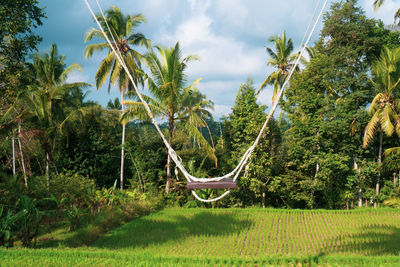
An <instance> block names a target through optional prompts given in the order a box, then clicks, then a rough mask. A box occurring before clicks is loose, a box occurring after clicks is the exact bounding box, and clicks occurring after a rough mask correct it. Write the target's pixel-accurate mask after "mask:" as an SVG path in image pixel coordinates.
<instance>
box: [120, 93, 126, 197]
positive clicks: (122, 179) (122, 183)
mask: <svg viewBox="0 0 400 267" xmlns="http://www.w3.org/2000/svg"><path fill="white" fill-rule="evenodd" d="M124 111H125V108H124V92H121V112H122V113H124ZM124 145H125V123H123V122H122V141H121V172H120V188H121V190H122V189H124V157H125V148H124Z"/></svg>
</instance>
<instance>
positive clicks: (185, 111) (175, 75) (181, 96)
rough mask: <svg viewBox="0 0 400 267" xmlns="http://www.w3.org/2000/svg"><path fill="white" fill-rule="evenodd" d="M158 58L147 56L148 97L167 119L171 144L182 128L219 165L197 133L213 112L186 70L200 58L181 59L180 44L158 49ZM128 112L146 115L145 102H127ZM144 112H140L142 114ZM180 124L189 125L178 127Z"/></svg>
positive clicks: (169, 182) (152, 107)
mask: <svg viewBox="0 0 400 267" xmlns="http://www.w3.org/2000/svg"><path fill="white" fill-rule="evenodd" d="M156 48H157V51H158V53H159V55H158V54H157V53H156V52H154V51H151V52H149V53H147V54H146V55H145V57H144V60H145V63H146V65H147V66H148V67H149V69H150V75H149V76H148V77H147V82H148V88H149V91H150V92H151V94H152V96H153V97H152V98H150V97H145V100H146V102H148V103H149V106H150V108H151V109H152V110H153V112H154V114H156V115H158V116H160V117H161V118H166V119H167V120H168V130H169V131H168V143H169V145H172V140H173V136H174V132H175V130H176V127H177V126H179V127H181V130H182V131H185V132H186V133H187V135H189V136H192V137H196V139H197V140H198V142H200V143H201V144H202V145H203V147H205V148H206V149H207V151H208V152H209V153H208V154H209V157H211V158H212V159H213V160H214V161H215V162H216V157H215V155H214V153H213V151H212V149H209V144H208V142H207V141H206V140H205V139H204V137H203V136H202V134H201V133H200V132H199V130H198V128H197V127H198V126H202V125H203V124H202V123H204V118H205V117H209V116H210V113H209V112H208V111H207V110H206V109H207V108H211V102H210V101H207V100H205V99H204V96H203V95H201V94H200V93H199V92H198V91H196V86H197V84H198V83H199V79H197V80H195V81H194V82H193V83H191V84H190V85H187V76H186V73H185V71H186V67H187V64H188V62H190V61H191V60H196V59H197V57H195V56H193V55H189V56H187V57H182V51H181V49H180V46H179V43H176V45H175V46H174V47H171V48H166V47H162V46H156ZM125 104H126V105H128V107H129V110H128V111H127V113H126V116H128V117H129V116H132V114H133V115H135V114H140V113H142V114H143V103H141V102H137V101H125ZM140 111H141V112H140ZM178 122H187V123H181V124H179V125H178V124H177V123H178ZM171 182H172V181H171V156H170V155H169V154H168V157H167V183H166V189H165V190H166V192H167V193H168V192H169V191H170V186H171Z"/></svg>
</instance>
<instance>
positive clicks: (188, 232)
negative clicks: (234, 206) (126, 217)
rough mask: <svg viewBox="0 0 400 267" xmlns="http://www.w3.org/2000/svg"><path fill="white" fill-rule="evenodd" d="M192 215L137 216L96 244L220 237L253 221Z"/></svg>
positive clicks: (201, 213)
mask: <svg viewBox="0 0 400 267" xmlns="http://www.w3.org/2000/svg"><path fill="white" fill-rule="evenodd" d="M193 212H194V214H193V215H192V216H190V217H189V216H188V217H186V216H182V215H172V216H167V217H165V216H163V218H164V219H161V218H160V217H157V218H156V217H150V216H147V217H141V218H138V219H136V220H134V221H132V222H130V223H128V224H126V225H124V226H122V227H120V228H118V229H116V230H115V231H113V232H111V233H110V234H108V235H106V236H103V237H101V238H100V239H99V240H97V242H95V243H94V245H93V246H94V247H98V248H107V249H120V248H135V247H147V246H151V245H161V244H163V243H167V242H179V241H180V240H184V239H186V238H190V237H192V236H199V235H203V236H208V237H212V236H218V235H224V234H233V233H238V232H240V231H242V230H245V229H248V228H249V226H250V224H251V221H250V220H248V219H238V218H235V216H233V215H232V214H229V213H220V214H215V213H212V212H208V211H195V210H194V211H193Z"/></svg>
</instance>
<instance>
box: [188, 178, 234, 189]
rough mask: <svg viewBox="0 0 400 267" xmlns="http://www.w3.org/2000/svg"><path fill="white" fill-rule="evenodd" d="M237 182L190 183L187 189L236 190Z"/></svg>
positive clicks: (226, 180) (230, 180)
mask: <svg viewBox="0 0 400 267" xmlns="http://www.w3.org/2000/svg"><path fill="white" fill-rule="evenodd" d="M236 186H237V185H236V181H233V179H222V180H221V181H215V182H205V183H202V182H188V183H187V184H186V188H187V189H189V190H196V189H235V188H236Z"/></svg>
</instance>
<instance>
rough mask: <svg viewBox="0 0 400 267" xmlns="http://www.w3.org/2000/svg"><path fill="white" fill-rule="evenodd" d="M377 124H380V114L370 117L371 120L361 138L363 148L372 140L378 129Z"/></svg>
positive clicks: (376, 113)
mask: <svg viewBox="0 0 400 267" xmlns="http://www.w3.org/2000/svg"><path fill="white" fill-rule="evenodd" d="M379 123H380V113H379V112H375V114H374V115H373V116H372V118H371V120H370V121H369V122H368V124H367V126H366V127H365V131H364V138H363V146H364V148H366V147H367V146H368V144H369V143H371V141H372V140H373V138H374V135H375V133H376V131H377V129H378V127H379Z"/></svg>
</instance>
